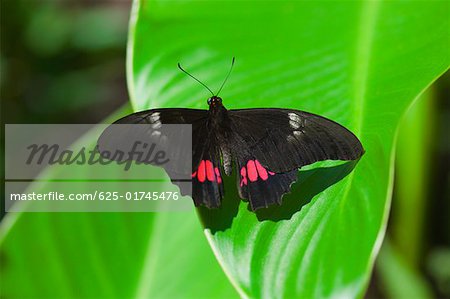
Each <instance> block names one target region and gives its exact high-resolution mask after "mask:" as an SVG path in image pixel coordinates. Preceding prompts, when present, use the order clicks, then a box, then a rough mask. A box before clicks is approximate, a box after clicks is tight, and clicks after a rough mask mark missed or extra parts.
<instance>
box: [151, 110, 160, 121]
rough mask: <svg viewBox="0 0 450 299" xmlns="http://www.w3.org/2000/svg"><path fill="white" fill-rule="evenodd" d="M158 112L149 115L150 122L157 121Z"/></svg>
mask: <svg viewBox="0 0 450 299" xmlns="http://www.w3.org/2000/svg"><path fill="white" fill-rule="evenodd" d="M159 118H160V117H159V112H154V113H152V114H151V115H150V120H151V122H152V123H155V122H158V121H159Z"/></svg>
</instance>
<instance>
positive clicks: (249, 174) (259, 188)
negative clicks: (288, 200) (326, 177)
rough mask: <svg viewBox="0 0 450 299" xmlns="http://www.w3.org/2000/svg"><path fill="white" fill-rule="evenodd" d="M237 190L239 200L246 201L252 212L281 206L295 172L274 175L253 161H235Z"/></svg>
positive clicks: (251, 159) (295, 176)
mask: <svg viewBox="0 0 450 299" xmlns="http://www.w3.org/2000/svg"><path fill="white" fill-rule="evenodd" d="M236 164H237V167H238V175H237V188H238V193H239V196H240V197H241V198H245V199H248V200H249V202H250V207H251V209H252V210H253V211H255V210H257V209H259V208H267V207H268V206H270V205H272V204H275V203H276V204H279V205H280V204H281V198H282V196H283V195H284V194H286V193H288V192H289V191H290V190H291V185H292V184H293V183H294V182H295V181H296V179H297V170H296V169H295V170H291V171H288V172H285V173H274V172H272V171H270V170H268V169H267V168H265V167H264V166H262V165H261V163H260V162H259V161H258V160H257V159H255V158H250V157H249V158H247V159H241V160H238V161H237V163H236Z"/></svg>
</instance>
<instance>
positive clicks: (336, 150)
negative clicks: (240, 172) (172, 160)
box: [228, 109, 364, 173]
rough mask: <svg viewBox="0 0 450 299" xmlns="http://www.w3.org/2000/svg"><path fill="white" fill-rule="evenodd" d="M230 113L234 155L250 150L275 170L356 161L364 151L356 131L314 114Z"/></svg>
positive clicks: (283, 111) (262, 111) (289, 111)
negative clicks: (325, 161)
mask: <svg viewBox="0 0 450 299" xmlns="http://www.w3.org/2000/svg"><path fill="white" fill-rule="evenodd" d="M228 112H229V117H230V122H231V128H232V130H233V132H234V135H233V141H232V142H231V144H232V145H233V152H234V154H235V155H236V156H239V155H242V153H245V154H247V153H249V154H251V155H252V156H253V157H255V158H256V159H258V160H259V161H260V163H261V164H262V165H264V166H265V167H267V168H268V169H269V170H271V171H273V172H275V173H285V172H289V171H291V170H294V169H298V168H300V167H302V166H304V165H308V164H312V163H314V162H317V161H322V160H354V159H357V158H359V157H361V155H362V154H363V153H364V150H363V147H362V145H361V143H360V142H359V140H358V138H356V136H355V135H354V134H353V133H351V132H350V131H349V130H347V129H346V128H344V127H343V126H341V125H339V124H338V123H336V122H333V121H331V120H329V119H326V118H324V117H321V116H318V115H315V114H311V113H307V112H303V111H299V110H290V109H241V110H229V111H228ZM234 145H236V146H234Z"/></svg>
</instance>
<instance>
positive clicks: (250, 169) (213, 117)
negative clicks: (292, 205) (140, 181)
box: [99, 58, 364, 210]
mask: <svg viewBox="0 0 450 299" xmlns="http://www.w3.org/2000/svg"><path fill="white" fill-rule="evenodd" d="M233 64H234V58H233V62H232V66H233ZM178 67H179V68H180V69H181V70H182V71H183V72H185V73H186V74H188V75H189V76H191V77H192V78H194V79H195V80H196V81H198V82H199V83H200V84H202V85H203V86H205V87H206V88H207V89H208V90H209V91H210V92H211V94H212V97H210V98H209V99H208V105H209V110H200V109H183V108H161V109H151V110H146V111H141V112H137V113H133V114H130V115H128V116H125V117H124V118H121V119H119V120H118V121H116V122H115V123H114V124H155V125H159V124H191V125H192V171H193V173H192V198H193V199H194V203H195V205H196V206H199V205H204V206H206V207H208V208H217V207H219V206H220V204H221V200H222V198H223V196H224V187H223V180H222V177H223V175H224V174H225V175H230V174H231V172H232V166H233V164H234V165H235V167H236V170H237V188H238V191H239V196H240V197H241V198H242V199H248V200H249V202H250V206H251V208H252V210H256V209H259V208H263V207H268V206H269V205H272V204H275V203H277V204H281V198H282V196H283V194H285V193H287V192H289V191H290V187H291V184H292V183H293V182H295V180H296V178H297V171H298V168H300V167H302V166H305V165H308V164H312V163H314V162H317V161H322V160H355V159H358V158H360V157H361V156H362V155H363V154H364V149H363V147H362V145H361V143H360V141H359V140H358V138H357V137H356V136H355V135H354V134H353V133H352V132H350V131H349V130H347V129H346V128H344V127H343V126H341V125H340V124H338V123H336V122H334V121H332V120H329V119H327V118H324V117H322V116H319V115H315V114H312V113H308V112H304V111H299V110H293V109H274V108H257V109H236V110H227V109H226V108H225V107H224V105H223V104H222V99H221V98H220V97H219V96H218V94H219V92H220V90H221V89H222V87H223V86H224V84H225V82H226V80H227V78H228V76H229V74H230V72H231V68H230V72H229V73H228V75H227V77H226V79H225V80H224V82H223V84H222V86H221V88H220V89H219V92H218V93H217V94H214V93H213V92H212V91H211V90H210V89H209V88H208V87H207V86H206V85H204V84H203V83H202V82H200V81H199V80H198V79H196V78H195V77H193V76H192V75H190V74H189V73H187V72H186V71H185V70H184V69H183V68H181V66H180V64H178ZM108 138H114V137H108ZM108 138H105V137H104V136H103V138H102V137H101V138H100V139H99V147H101V145H102V143H105V142H107V141H108V140H105V139H108ZM169 176H170V173H169Z"/></svg>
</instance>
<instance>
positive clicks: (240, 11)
mask: <svg viewBox="0 0 450 299" xmlns="http://www.w3.org/2000/svg"><path fill="white" fill-rule="evenodd" d="M448 14H449V6H448V3H444V2H422V1H420V2H419V1H415V2H404V1H402V2H396V1H365V2H353V1H352V2H344V1H341V2H326V3H324V2H314V1H270V2H259V1H258V2H254V1H239V2H235V1H141V2H136V4H135V10H134V22H133V23H132V26H131V36H130V52H129V54H130V55H129V58H130V60H129V64H128V67H129V69H128V71H129V86H130V92H131V95H132V102H133V105H134V107H135V108H136V109H137V110H142V109H148V108H151V107H196V108H199V107H203V108H206V98H207V97H208V96H209V94H208V92H207V91H206V90H205V89H203V88H202V87H201V86H200V85H198V84H197V83H196V82H195V81H193V80H191V79H190V78H188V77H186V76H185V75H184V74H182V73H181V72H179V71H178V70H177V68H176V63H177V62H181V63H182V64H183V65H184V66H185V68H187V69H188V70H189V71H190V72H192V73H193V74H194V75H196V76H198V77H199V78H200V79H201V80H203V81H204V82H205V83H206V84H209V85H210V86H211V87H212V88H213V90H215V89H217V88H218V86H219V85H220V83H221V80H222V79H223V77H224V76H225V74H226V72H227V70H228V65H229V62H230V60H231V57H232V56H236V59H237V62H236V66H235V69H234V71H233V74H232V77H231V79H230V80H229V82H228V83H227V84H228V85H227V86H226V87H225V89H224V90H223V92H222V94H221V96H222V98H223V99H224V103H225V105H226V107H227V108H244V107H287V108H296V109H301V110H306V111H310V112H314V113H318V114H321V115H324V116H327V117H329V118H331V119H334V120H336V121H338V122H340V123H341V124H343V125H345V126H347V127H348V128H350V129H351V130H352V131H353V132H354V133H355V134H356V135H357V136H358V137H359V138H360V139H361V141H362V143H363V145H364V147H365V149H366V154H365V155H364V156H363V157H362V159H361V160H360V161H359V163H358V164H357V165H356V167H355V165H354V164H352V163H347V164H343V165H336V164H330V163H322V164H320V165H314V166H313V167H309V168H308V170H305V171H301V172H300V174H299V183H297V185H296V186H295V187H294V189H293V192H292V193H291V194H289V195H288V196H285V197H284V199H283V200H284V204H283V206H281V207H272V208H269V209H268V210H265V211H260V212H257V213H256V214H254V213H252V212H250V211H249V209H248V205H247V203H244V202H241V203H240V204H239V199H238V197H237V194H236V191H235V186H234V182H233V180H230V182H228V185H226V187H227V189H226V196H225V199H224V208H222V209H220V210H217V211H210V210H207V209H199V216H200V218H201V219H202V221H203V224H204V227H205V233H206V236H207V238H208V240H209V242H210V245H211V247H212V250H213V251H214V252H215V254H216V257H217V259H218V260H219V262H220V264H221V265H222V267H223V269H224V271H225V272H226V273H227V275H228V277H229V279H230V280H231V282H232V283H233V285H234V286H235V287H236V288H237V290H238V291H239V293H240V294H241V295H242V296H249V297H257V298H258V297H265V298H276V297H311V298H317V297H324V296H344V297H355V296H358V295H362V294H363V292H364V290H365V288H366V286H367V283H368V280H369V277H370V273H371V269H372V266H373V262H374V259H375V257H376V254H377V252H378V249H379V247H380V244H381V242H382V239H383V235H384V231H385V226H386V220H387V215H388V212H389V206H390V198H391V191H392V190H391V189H392V179H393V160H394V155H393V153H394V147H395V137H396V131H397V126H398V123H399V120H400V118H401V116H402V115H403V113H404V112H405V110H406V109H407V108H408V107H409V106H410V104H411V103H412V102H413V101H414V99H416V98H417V97H418V95H419V94H421V92H423V91H424V89H426V88H427V86H429V85H430V84H431V83H432V82H433V81H434V80H435V79H436V78H437V77H438V76H439V75H441V74H442V73H443V72H444V71H445V70H446V69H447V68H448V65H449V54H448V42H449V36H450V35H449V18H448ZM280 158H283V157H280ZM319 166H320V167H319ZM331 166H332V167H331ZM353 167H354V169H353ZM352 169H353V171H352V172H351V170H352ZM180 225H182V224H181V223H180Z"/></svg>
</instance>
